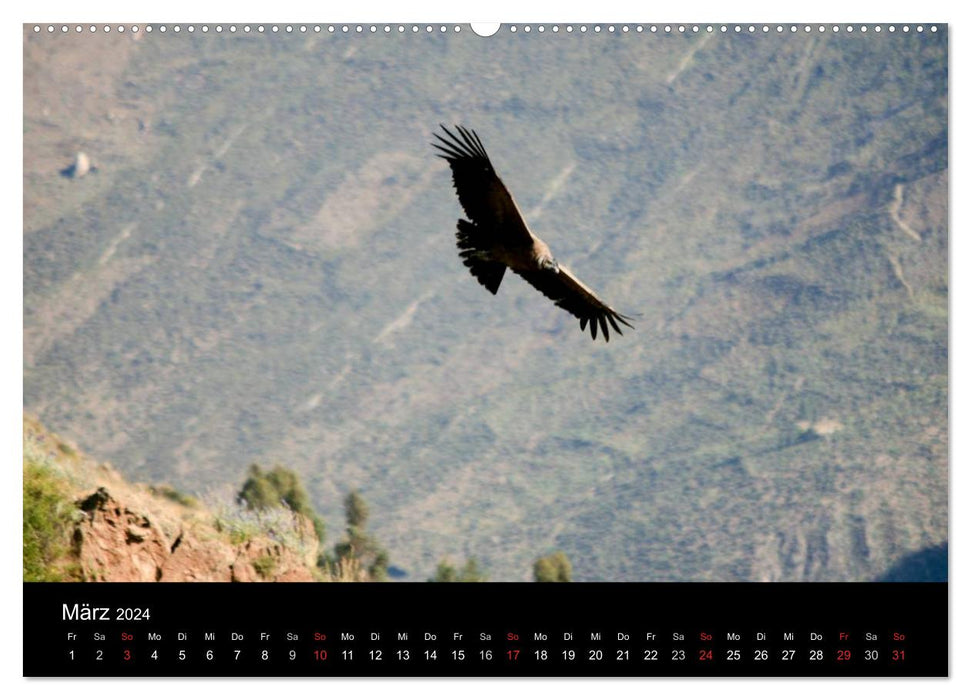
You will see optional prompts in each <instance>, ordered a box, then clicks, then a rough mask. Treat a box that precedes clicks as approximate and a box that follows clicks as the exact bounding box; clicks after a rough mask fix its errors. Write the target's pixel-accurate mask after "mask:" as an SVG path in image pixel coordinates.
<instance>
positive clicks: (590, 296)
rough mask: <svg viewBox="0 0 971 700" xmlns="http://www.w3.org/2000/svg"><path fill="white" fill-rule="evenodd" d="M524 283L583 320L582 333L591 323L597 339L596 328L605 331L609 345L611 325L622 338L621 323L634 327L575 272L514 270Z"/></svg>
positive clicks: (563, 269) (561, 267)
mask: <svg viewBox="0 0 971 700" xmlns="http://www.w3.org/2000/svg"><path fill="white" fill-rule="evenodd" d="M515 272H516V273H517V274H519V275H520V276H521V277H522V278H523V279H524V280H526V281H527V282H529V283H530V284H531V285H533V286H534V287H536V289H538V290H539V291H541V292H542V293H543V294H545V295H546V296H547V297H549V298H550V299H552V300H553V302H554V303H555V304H556V305H557V306H559V307H560V308H562V309H566V310H567V311H569V312H570V313H571V314H573V315H574V316H576V317H577V318H578V319H580V330H583V329H585V328H586V327H587V324H588V323H589V324H590V335H591V336H592V337H593V339H594V340H596V339H597V327H598V326H599V327H600V330H602V331H603V335H604V340H605V341H607V342H610V330H609V328H608V325H607V324H608V323H609V324H610V327H612V328H613V329H614V330H615V331H617V334H618V335H623V332H622V331H621V330H620V326H619V325H617V324H618V322H620V323H622V324H624V325H625V326H627V327H628V328H633V327H634V326H632V325H631V324H630V323H629V321H630V317H629V316H624V315H623V314H619V313H617V312H616V311H614V310H613V309H612V308H610V307H609V306H607V304H605V303H604V302H602V301H601V300H600V299H599V298H598V297H597V295H596V294H594V292H593V290H592V289H590V287H588V286H587V285H585V284H584V283H583V282H581V281H580V280H578V279H577V278H576V277H575V276H574V275H573V273H572V272H570V271H569V270H568V269H567V268H565V267H564V266H563V265H560V266H559V272H555V271H553V270H537V271H530V272H524V271H521V270H515Z"/></svg>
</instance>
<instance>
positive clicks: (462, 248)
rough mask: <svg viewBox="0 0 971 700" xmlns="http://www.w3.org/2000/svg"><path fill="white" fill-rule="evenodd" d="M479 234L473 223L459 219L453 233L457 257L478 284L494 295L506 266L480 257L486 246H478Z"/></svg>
mask: <svg viewBox="0 0 971 700" xmlns="http://www.w3.org/2000/svg"><path fill="white" fill-rule="evenodd" d="M480 236H481V233H480V231H479V227H478V226H476V225H475V224H473V223H470V222H468V221H465V220H464V219H459V225H458V230H457V231H456V232H455V239H456V243H457V244H458V247H459V257H461V258H462V262H463V263H465V266H466V267H467V268H469V272H471V273H472V276H473V277H475V278H476V279H477V280H479V284H481V285H482V286H483V287H485V288H486V289H488V290H489V291H490V292H492V293H493V294H495V293H496V292H498V291H499V285H500V284H502V276H503V275H504V274H505V273H506V266H505V264H503V263H501V262H491V261H489V260H484V259H483V258H482V257H481V255H482V251H483V250H487V249H488V246H482V245H479V241H478V239H479V237H480Z"/></svg>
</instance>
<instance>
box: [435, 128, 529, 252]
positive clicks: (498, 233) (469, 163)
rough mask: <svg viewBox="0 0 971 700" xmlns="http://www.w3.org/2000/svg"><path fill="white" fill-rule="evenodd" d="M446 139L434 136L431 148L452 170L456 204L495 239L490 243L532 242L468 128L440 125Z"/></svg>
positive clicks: (507, 194)
mask: <svg viewBox="0 0 971 700" xmlns="http://www.w3.org/2000/svg"><path fill="white" fill-rule="evenodd" d="M440 126H441V127H442V131H444V132H445V136H442V135H441V134H435V138H437V139H438V140H439V143H433V144H432V146H434V147H435V148H437V149H438V150H439V151H441V152H440V153H439V154H438V156H439V157H440V158H444V159H445V160H447V161H448V164H449V166H450V167H451V168H452V183H453V184H454V185H455V191H456V193H457V194H458V197H459V203H460V204H461V205H462V208H463V209H464V210H465V213H466V215H467V216H468V217H469V219H471V220H472V223H473V224H475V225H476V227H477V228H478V229H479V230H480V231H482V232H483V233H485V234H486V235H488V236H490V237H493V236H494V237H495V239H496V240H494V241H491V242H490V243H492V244H493V245H494V244H497V243H503V244H506V245H517V244H518V245H525V244H528V243H529V242H531V241H532V234H530V232H529V229H528V228H527V227H526V222H525V221H524V220H523V215H522V213H521V212H520V211H519V207H517V206H516V202H515V200H514V199H513V198H512V195H511V194H509V190H507V189H506V186H505V185H504V184H502V180H500V179H499V176H498V175H496V171H495V169H494V168H493V167H492V163H491V162H490V161H489V156H488V155H487V154H486V151H485V147H484V146H483V145H482V141H481V140H480V139H479V136H478V134H476V133H475V132H474V131H472V130H471V129H466V128H465V127H462V126H456V127H455V130H456V131H457V132H458V133H457V134H454V133H452V132H451V131H449V130H448V129H447V128H446V127H445V125H444V124H442V125H440Z"/></svg>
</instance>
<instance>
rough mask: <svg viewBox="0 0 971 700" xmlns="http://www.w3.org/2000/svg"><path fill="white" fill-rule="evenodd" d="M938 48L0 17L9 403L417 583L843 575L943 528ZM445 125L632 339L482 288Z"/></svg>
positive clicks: (926, 44) (928, 43) (851, 575)
mask: <svg viewBox="0 0 971 700" xmlns="http://www.w3.org/2000/svg"><path fill="white" fill-rule="evenodd" d="M946 41H947V36H946V32H944V31H941V32H938V33H937V34H934V35H932V34H930V33H925V34H923V35H921V36H918V35H916V34H914V35H912V36H903V35H901V36H893V37H891V36H889V35H888V36H876V35H870V36H861V35H859V34H857V35H852V36H850V35H847V34H845V33H844V34H840V35H834V34H826V35H816V34H812V35H808V36H802V35H801V34H800V35H797V36H790V35H788V34H785V35H782V36H775V35H774V34H772V35H766V36H747V35H743V36H721V35H704V36H698V35H676V36H663V37H662V36H650V37H649V36H642V35H638V36H634V35H619V34H617V35H608V34H607V33H603V34H600V35H593V34H589V35H585V36H582V37H581V36H579V35H576V36H570V37H567V36H559V37H553V36H545V37H541V36H539V35H534V36H531V37H527V36H525V35H521V34H520V35H513V34H510V33H508V32H502V33H500V34H499V35H497V36H496V37H493V38H491V39H490V40H488V41H484V40H481V39H478V38H476V37H474V36H471V35H470V34H469V33H468V32H465V33H461V34H458V35H455V34H451V33H449V34H446V35H441V36H440V35H438V33H435V34H433V35H431V36H424V35H422V34H420V35H417V36H409V35H406V36H392V37H384V36H380V35H377V36H360V35H358V36H338V35H334V36H331V35H327V34H324V35H306V36H299V37H298V36H259V37H242V36H238V37H229V36H215V35H211V36H201V35H198V36H190V35H188V34H182V35H178V36H176V35H171V36H165V37H162V36H160V35H157V34H156V35H147V34H143V35H142V36H141V38H140V39H139V40H137V41H133V40H131V37H122V38H119V37H117V36H114V37H110V38H108V37H100V36H99V37H97V38H95V37H89V36H86V35H82V36H79V37H75V36H73V35H69V36H63V37H56V40H54V38H52V37H46V36H33V35H31V34H27V36H26V38H25V46H24V51H25V136H24V139H25V232H24V318H25V320H24V324H25V327H24V333H25V369H24V373H25V376H24V390H25V404H26V407H27V408H28V409H29V410H31V411H35V412H37V413H38V415H40V416H41V417H42V419H43V420H44V421H45V422H47V423H49V424H50V425H52V426H54V427H55V428H56V429H57V430H59V431H61V432H64V433H66V434H69V435H72V436H76V437H77V438H78V439H83V440H84V444H85V447H88V448H90V449H92V450H95V451H96V452H97V453H98V454H103V455H105V456H107V457H108V458H110V459H111V460H112V461H114V462H116V463H118V464H124V465H126V469H127V470H129V474H130V476H131V477H132V478H137V479H141V480H151V481H163V480H164V481H166V482H169V483H172V484H173V485H175V486H176V487H178V488H179V489H181V490H185V491H189V492H197V493H202V492H204V491H205V489H206V488H207V486H209V485H212V484H218V483H226V482H232V481H235V480H236V478H237V476H236V475H238V474H239V473H241V471H242V469H243V468H244V467H245V465H246V464H249V463H251V462H254V461H256V462H261V463H283V464H286V465H287V466H289V467H291V468H293V469H295V470H297V471H298V472H299V473H300V474H301V475H302V477H303V480H304V482H305V483H306V484H307V486H308V489H309V490H310V491H311V493H312V496H313V498H314V500H315V502H316V504H317V508H318V511H320V512H321V513H322V514H323V515H324V517H325V519H327V520H328V522H335V521H338V520H339V519H340V512H339V509H340V499H341V494H343V493H346V492H347V491H348V490H350V489H352V488H359V489H361V490H362V492H363V493H364V494H365V495H366V497H367V499H368V501H369V503H371V504H372V506H373V513H374V514H373V526H374V528H375V534H376V535H377V537H378V538H379V539H380V540H381V541H382V542H384V543H385V544H386V545H387V546H388V549H389V550H390V551H391V552H393V553H394V554H395V556H396V557H398V558H399V559H400V561H397V562H395V563H396V564H397V565H398V566H400V567H401V568H403V569H405V570H407V571H409V572H412V573H413V575H416V576H419V577H420V576H421V572H423V571H424V572H427V571H431V570H433V569H434V564H435V562H437V561H439V560H440V559H441V558H442V557H444V556H452V557H458V558H461V557H467V556H475V557H476V558H477V559H478V560H479V561H480V562H482V564H483V566H484V568H485V569H486V570H487V571H488V572H489V577H490V579H491V580H504V579H507V580H523V579H526V578H528V577H529V575H530V574H529V572H530V566H531V564H532V561H533V560H534V559H535V558H536V556H539V555H540V554H543V553H545V552H547V551H553V550H557V549H559V550H563V551H564V552H566V553H567V554H568V556H569V557H570V560H571V562H572V563H573V569H574V576H575V578H577V579H578V580H584V579H586V580H592V579H606V580H684V579H690V580H750V579H752V580H762V579H772V580H775V579H784V580H820V579H838V580H846V579H848V580H857V579H866V578H872V577H873V576H875V575H877V574H878V573H880V572H882V571H883V570H885V569H887V568H889V565H890V564H891V563H892V562H893V561H894V560H896V559H897V558H899V557H900V556H902V555H904V554H906V553H907V552H911V551H916V550H918V549H921V548H924V547H929V546H934V545H936V544H938V543H940V542H942V541H944V540H946V538H947V348H948V345H947V318H948V317H947V289H948V281H947V172H948V171H947V167H948V163H947V82H946V81H947V56H946ZM72 57H73V58H72ZM78 57H82V58H83V60H82V58H78ZM63 66H66V67H67V70H66V71H65V70H60V71H57V70H55V68H59V67H63ZM52 74H57V75H59V76H62V77H60V78H58V79H57V80H50V81H45V80H44V78H45V77H46V76H50V75H52ZM65 74H66V75H69V76H71V86H72V87H71V89H72V90H74V91H75V92H76V93H78V94H80V95H83V96H84V98H85V99H83V100H76V101H71V100H67V99H66V98H63V97H61V96H60V95H61V94H62V93H59V92H58V89H60V88H64V87H65V86H64V83H65V78H64V77H63V76H64V75H65ZM439 122H446V123H453V122H460V123H463V124H466V125H467V126H470V127H472V128H475V129H476V130H477V131H478V132H479V134H480V135H481V137H482V139H483V141H484V142H485V145H486V148H487V149H488V150H489V153H490V156H491V157H492V159H493V162H494V164H495V166H496V168H497V170H498V172H499V174H500V176H501V177H503V179H504V182H505V183H506V185H507V186H508V187H509V188H510V189H511V191H512V192H513V194H514V195H515V197H516V198H517V201H518V202H519V204H520V206H521V207H522V209H523V211H524V214H525V215H526V218H527V220H528V221H529V222H530V223H531V225H532V226H533V227H534V228H535V230H536V232H537V233H538V234H539V235H541V236H542V237H543V238H544V239H545V240H546V241H547V242H549V243H550V245H551V246H552V247H553V249H554V250H555V251H556V253H557V256H558V258H559V259H560V260H561V261H563V262H564V263H566V264H567V265H569V266H570V267H571V269H573V270H576V271H577V272H578V274H580V275H581V276H582V278H583V279H584V280H585V281H586V282H587V283H588V284H590V285H591V286H592V287H593V288H594V289H596V290H597V291H598V292H599V293H601V294H603V296H604V297H605V298H606V299H609V300H610V302H611V304H612V305H614V306H615V307H616V308H617V309H618V310H619V311H621V312H623V313H631V312H633V313H639V314H640V319H639V320H638V321H637V322H636V323H635V325H636V326H637V328H636V330H635V331H633V332H631V333H627V334H625V335H624V337H623V338H618V339H617V342H614V341H611V343H610V345H609V346H606V347H604V346H602V345H600V344H593V343H591V342H590V339H589V337H587V336H585V335H584V334H582V333H581V332H580V330H579V328H577V326H576V323H575V322H574V321H573V319H571V318H570V317H569V316H568V315H566V314H565V313H563V312H562V311H561V310H559V309H556V308H554V307H553V306H552V305H551V304H549V302H548V301H547V300H545V299H542V298H540V297H539V296H538V295H537V294H536V293H535V292H534V291H533V290H531V289H530V288H528V286H527V285H525V284H524V283H522V280H519V279H514V278H510V279H508V280H506V281H505V282H504V283H503V287H502V289H501V290H500V292H499V294H498V295H497V296H496V297H491V295H489V294H486V293H484V292H483V291H482V289H481V288H479V286H478V285H477V284H476V283H475V281H474V280H473V279H472V278H471V277H470V276H469V275H468V273H467V272H466V270H465V269H464V268H463V267H462V265H461V262H460V260H459V259H458V257H457V254H456V249H455V247H454V227H455V220H456V219H457V218H458V217H459V215H460V209H459V206H458V203H457V202H456V201H455V198H454V195H453V194H452V191H451V186H450V183H449V177H448V172H447V170H446V169H445V166H444V164H442V163H441V162H440V161H439V159H436V158H434V156H433V153H432V150H431V148H430V147H429V146H428V141H429V139H430V133H431V131H432V130H433V129H434V128H435V126H436V125H437V124H438V123H439ZM77 150H84V151H85V152H90V155H91V156H92V157H93V159H94V160H95V162H96V163H97V165H98V169H97V172H95V173H91V174H89V175H87V176H85V177H83V178H77V179H68V178H64V177H62V176H60V175H59V174H58V168H60V167H64V166H65V165H66V164H67V163H68V162H70V160H71V158H73V154H74V152H75V151H77ZM57 157H60V158H61V160H60V161H58V160H57Z"/></svg>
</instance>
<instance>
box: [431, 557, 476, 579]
mask: <svg viewBox="0 0 971 700" xmlns="http://www.w3.org/2000/svg"><path fill="white" fill-rule="evenodd" d="M428 580H429V581H430V582H433V583H481V582H483V581H485V580H486V574H485V572H484V571H482V570H481V569H480V568H479V562H478V561H476V559H475V557H471V558H469V559H466V560H465V563H464V564H463V565H462V566H461V567H460V568H456V567H455V566H454V565H453V564H452V563H451V562H449V561H448V559H442V560H441V561H440V562H438V568H437V569H436V570H435V575H434V576H433V577H432V578H430V579H428Z"/></svg>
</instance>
